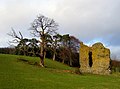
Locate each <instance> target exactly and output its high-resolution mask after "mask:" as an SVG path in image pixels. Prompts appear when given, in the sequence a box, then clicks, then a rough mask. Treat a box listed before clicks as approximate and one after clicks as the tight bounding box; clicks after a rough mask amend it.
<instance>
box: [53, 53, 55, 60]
mask: <svg viewBox="0 0 120 89" xmlns="http://www.w3.org/2000/svg"><path fill="white" fill-rule="evenodd" d="M53 61H55V53H54V54H53Z"/></svg>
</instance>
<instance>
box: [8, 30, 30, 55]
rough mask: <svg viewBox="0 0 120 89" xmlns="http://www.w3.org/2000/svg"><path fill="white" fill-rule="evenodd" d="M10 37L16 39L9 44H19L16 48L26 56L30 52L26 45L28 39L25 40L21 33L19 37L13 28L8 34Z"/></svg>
mask: <svg viewBox="0 0 120 89" xmlns="http://www.w3.org/2000/svg"><path fill="white" fill-rule="evenodd" d="M8 35H9V36H11V37H13V38H14V39H13V40H12V41H9V43H10V44H11V43H14V44H18V45H17V47H16V48H18V49H19V50H20V51H22V52H23V54H24V55H26V54H27V52H28V50H27V45H26V43H27V42H28V39H27V38H23V35H22V33H21V32H20V31H19V35H18V34H17V33H16V32H15V30H14V29H13V28H12V31H11V32H10V33H8Z"/></svg>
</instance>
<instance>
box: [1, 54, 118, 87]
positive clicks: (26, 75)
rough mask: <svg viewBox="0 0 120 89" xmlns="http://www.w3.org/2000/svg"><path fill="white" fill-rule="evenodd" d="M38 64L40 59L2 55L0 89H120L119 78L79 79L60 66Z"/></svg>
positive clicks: (56, 63) (85, 77)
mask: <svg viewBox="0 0 120 89" xmlns="http://www.w3.org/2000/svg"><path fill="white" fill-rule="evenodd" d="M18 59H24V61H25V62H22V61H20V60H18ZM37 62H39V58H37V57H25V56H16V55H5V54H0V89H120V74H112V75H109V76H107V75H106V76H105V75H104V76H103V75H90V74H86V75H77V74H75V73H73V72H72V71H74V70H75V68H71V67H69V66H67V65H64V64H61V63H59V62H55V61H52V60H49V59H46V61H45V66H46V67H45V68H41V67H39V66H36V63H37Z"/></svg>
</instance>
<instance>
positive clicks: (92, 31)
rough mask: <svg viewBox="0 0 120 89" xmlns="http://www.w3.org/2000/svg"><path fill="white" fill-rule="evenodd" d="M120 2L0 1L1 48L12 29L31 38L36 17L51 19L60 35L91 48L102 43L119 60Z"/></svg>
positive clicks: (83, 0) (97, 0) (87, 0)
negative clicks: (56, 25)
mask: <svg viewBox="0 0 120 89" xmlns="http://www.w3.org/2000/svg"><path fill="white" fill-rule="evenodd" d="M119 9H120V0H0V47H8V46H9V44H8V42H9V40H11V39H12V38H11V37H9V36H8V35H7V33H9V32H10V31H11V28H14V29H15V31H16V32H18V31H21V32H22V34H23V36H24V37H31V34H30V31H29V30H28V29H29V28H30V24H31V23H32V22H33V20H34V19H35V18H36V16H37V15H39V14H43V15H45V16H47V17H49V18H53V19H54V20H55V21H56V22H57V23H58V24H59V30H58V32H59V33H60V34H70V35H73V36H75V37H77V38H78V39H79V40H81V41H83V42H84V43H85V44H87V45H89V46H91V45H92V44H94V43H96V42H102V43H103V44H104V45H105V47H107V48H110V50H111V54H113V55H115V56H116V57H117V58H118V59H119V60H120V55H119V54H120V36H119V35H120V11H119Z"/></svg>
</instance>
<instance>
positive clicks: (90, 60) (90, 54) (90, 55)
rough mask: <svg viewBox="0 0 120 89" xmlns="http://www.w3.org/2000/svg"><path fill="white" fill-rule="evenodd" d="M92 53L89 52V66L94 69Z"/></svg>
mask: <svg viewBox="0 0 120 89" xmlns="http://www.w3.org/2000/svg"><path fill="white" fill-rule="evenodd" d="M92 64H93V62H92V52H89V66H90V67H92Z"/></svg>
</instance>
